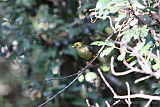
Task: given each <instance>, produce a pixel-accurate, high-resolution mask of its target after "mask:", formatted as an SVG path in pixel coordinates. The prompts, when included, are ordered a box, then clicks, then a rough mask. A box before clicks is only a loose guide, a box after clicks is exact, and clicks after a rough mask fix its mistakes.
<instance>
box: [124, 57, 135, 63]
mask: <svg viewBox="0 0 160 107" xmlns="http://www.w3.org/2000/svg"><path fill="white" fill-rule="evenodd" d="M134 57H135V56H132V57H130V58H128V59H127V60H126V61H127V62H129V61H131V60H132V59H133V58H134Z"/></svg>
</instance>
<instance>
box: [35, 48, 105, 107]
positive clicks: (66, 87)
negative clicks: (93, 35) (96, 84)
mask: <svg viewBox="0 0 160 107" xmlns="http://www.w3.org/2000/svg"><path fill="white" fill-rule="evenodd" d="M104 48H105V45H103V46H102V47H101V48H100V50H99V51H98V53H97V55H96V57H94V59H93V60H91V61H90V64H88V65H86V66H85V67H84V68H83V69H82V70H81V71H80V72H79V74H78V76H77V77H75V78H74V79H73V80H72V81H71V82H70V83H69V84H68V85H67V86H65V87H64V88H63V89H62V90H60V91H59V92H58V93H57V94H55V95H54V96H52V97H51V98H49V99H48V100H47V101H45V102H44V103H42V104H40V105H38V107H42V106H44V105H46V104H47V103H49V102H50V101H51V100H53V99H54V98H55V97H57V96H58V95H59V94H61V93H62V92H64V91H65V90H66V89H68V88H69V87H70V86H71V85H72V84H73V83H74V82H75V81H76V80H77V79H78V78H79V77H80V76H81V75H82V74H83V73H84V72H85V70H86V69H88V68H89V67H90V66H91V64H92V63H93V62H94V61H95V60H96V58H97V57H98V56H99V55H100V53H101V52H102V51H103V49H104Z"/></svg>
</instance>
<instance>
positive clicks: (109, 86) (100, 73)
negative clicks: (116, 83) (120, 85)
mask: <svg viewBox="0 0 160 107" xmlns="http://www.w3.org/2000/svg"><path fill="white" fill-rule="evenodd" d="M97 70H98V73H99V75H100V76H101V78H102V80H103V81H104V83H105V84H106V86H107V87H108V88H109V89H110V91H111V92H112V94H113V95H114V96H117V94H116V92H115V91H114V90H113V88H112V87H111V85H110V84H109V82H107V80H106V79H105V77H104V76H103V74H102V72H101V70H100V69H99V68H98V69H97Z"/></svg>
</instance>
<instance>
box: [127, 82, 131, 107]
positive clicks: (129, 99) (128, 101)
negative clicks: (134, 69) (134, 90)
mask: <svg viewBox="0 0 160 107" xmlns="http://www.w3.org/2000/svg"><path fill="white" fill-rule="evenodd" d="M126 85H127V91H128V96H130V95H131V91H130V87H129V84H128V82H126ZM127 104H128V107H130V106H131V104H132V102H131V98H129V97H128V100H127Z"/></svg>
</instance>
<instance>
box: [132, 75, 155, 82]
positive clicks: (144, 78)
mask: <svg viewBox="0 0 160 107" xmlns="http://www.w3.org/2000/svg"><path fill="white" fill-rule="evenodd" d="M151 77H152V75H148V76H145V77H142V78H139V79H137V80H135V81H134V83H138V82H141V81H144V80H146V79H149V78H151Z"/></svg>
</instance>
